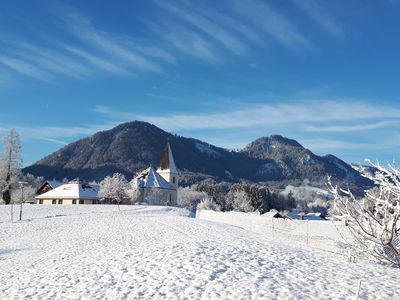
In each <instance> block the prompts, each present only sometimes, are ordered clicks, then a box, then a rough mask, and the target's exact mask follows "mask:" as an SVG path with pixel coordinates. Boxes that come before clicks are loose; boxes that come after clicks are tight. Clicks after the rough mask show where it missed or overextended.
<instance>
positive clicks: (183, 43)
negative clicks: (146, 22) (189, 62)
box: [150, 24, 220, 63]
mask: <svg viewBox="0 0 400 300" xmlns="http://www.w3.org/2000/svg"><path fill="white" fill-rule="evenodd" d="M150 27H151V28H152V29H153V30H155V31H156V32H158V33H159V34H160V35H161V36H162V37H163V38H164V39H165V40H167V41H168V42H170V43H172V44H173V45H174V46H175V47H176V48H177V49H179V50H180V51H182V52H183V53H184V54H186V55H188V56H192V57H195V58H199V59H201V60H203V61H206V62H209V63H217V62H219V61H220V58H219V55H218V54H217V51H216V49H215V47H214V46H213V44H212V43H210V42H209V41H207V40H206V39H204V38H203V37H202V36H201V35H199V34H198V33H196V32H195V31H192V30H187V29H185V28H183V27H180V26H177V25H174V24H169V25H166V26H163V29H161V27H160V26H156V25H150Z"/></svg>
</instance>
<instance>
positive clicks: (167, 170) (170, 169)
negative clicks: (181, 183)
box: [157, 142, 178, 189]
mask: <svg viewBox="0 0 400 300" xmlns="http://www.w3.org/2000/svg"><path fill="white" fill-rule="evenodd" d="M157 173H158V174H160V175H161V176H162V177H163V178H164V179H165V180H166V181H168V182H169V183H170V184H172V185H173V186H174V188H175V189H177V188H178V170H177V169H176V166H175V161H174V157H173V156H172V151H171V146H170V144H169V142H167V144H166V145H165V148H164V151H163V155H162V159H161V164H160V167H159V168H158V170H157Z"/></svg>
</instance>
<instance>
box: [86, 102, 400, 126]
mask: <svg viewBox="0 0 400 300" xmlns="http://www.w3.org/2000/svg"><path fill="white" fill-rule="evenodd" d="M93 111H94V112H96V113H100V114H103V115H105V116H107V117H109V118H113V119H117V120H121V121H126V120H133V119H139V120H143V121H148V122H151V123H153V124H155V125H157V126H160V127H162V128H166V129H168V130H173V131H176V130H178V131H179V130H189V129H191V130H203V129H229V128H251V127H260V126H279V125H285V126H290V125H293V126H296V127H298V126H301V128H302V129H303V130H305V131H321V132H323V131H326V132H344V131H346V130H347V131H364V130H372V129H377V128H383V127H388V126H393V125H395V124H398V122H399V121H400V117H399V116H400V109H398V108H393V107H385V106H376V105H372V104H367V103H365V102H360V101H358V102H357V101H353V102H352V103H349V102H345V101H329V100H325V101H300V102H296V103H279V104H268V105H253V106H252V107H248V106H247V108H244V109H238V110H231V111H227V112H223V113H213V114H172V115H164V116H146V115H138V114H133V113H129V112H121V111H117V110H114V109H112V108H110V107H107V106H97V107H95V108H94V109H93ZM376 119H378V120H380V119H385V120H387V119H392V120H389V121H378V122H376ZM374 120H375V121H374ZM356 121H359V122H361V121H362V122H364V123H363V124H354V122H356ZM330 122H336V123H339V124H341V125H334V126H325V127H324V126H322V127H321V124H326V123H330ZM348 122H352V124H343V123H348ZM365 122H370V123H365ZM314 124H318V125H314Z"/></svg>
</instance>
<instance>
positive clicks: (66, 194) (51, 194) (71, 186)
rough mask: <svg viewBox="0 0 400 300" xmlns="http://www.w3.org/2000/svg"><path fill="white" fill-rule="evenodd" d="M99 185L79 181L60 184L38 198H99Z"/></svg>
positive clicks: (37, 197)
mask: <svg viewBox="0 0 400 300" xmlns="http://www.w3.org/2000/svg"><path fill="white" fill-rule="evenodd" d="M98 192H99V191H98V187H97V186H89V185H87V184H82V183H78V182H74V183H66V184H63V185H60V186H58V187H56V188H54V189H52V190H50V191H48V192H46V193H44V194H41V195H39V196H36V197H35V198H36V199H97V194H98Z"/></svg>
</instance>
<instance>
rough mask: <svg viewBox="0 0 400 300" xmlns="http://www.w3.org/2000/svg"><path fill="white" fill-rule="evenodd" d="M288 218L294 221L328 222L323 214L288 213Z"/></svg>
mask: <svg viewBox="0 0 400 300" xmlns="http://www.w3.org/2000/svg"><path fill="white" fill-rule="evenodd" d="M286 217H287V218H290V219H292V220H309V221H326V220H327V219H326V217H325V215H324V214H323V213H305V212H301V213H297V212H288V213H287V214H286Z"/></svg>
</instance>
